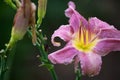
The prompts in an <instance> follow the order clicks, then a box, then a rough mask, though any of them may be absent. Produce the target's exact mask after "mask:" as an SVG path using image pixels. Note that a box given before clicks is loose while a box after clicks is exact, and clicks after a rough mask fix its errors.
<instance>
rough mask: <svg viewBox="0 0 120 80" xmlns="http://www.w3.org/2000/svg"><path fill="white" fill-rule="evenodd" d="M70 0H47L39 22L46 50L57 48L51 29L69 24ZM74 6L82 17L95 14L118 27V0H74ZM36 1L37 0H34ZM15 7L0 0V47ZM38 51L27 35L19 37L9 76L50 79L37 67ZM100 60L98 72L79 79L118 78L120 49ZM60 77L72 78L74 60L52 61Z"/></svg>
mask: <svg viewBox="0 0 120 80" xmlns="http://www.w3.org/2000/svg"><path fill="white" fill-rule="evenodd" d="M68 1H69V0H48V5H47V13H46V16H45V18H44V20H43V23H42V30H43V32H44V33H45V34H46V36H47V37H48V45H49V46H50V49H49V53H50V52H53V51H55V50H58V49H59V48H56V47H53V46H52V44H51V42H50V37H51V35H52V33H53V31H54V30H56V29H57V28H58V27H59V26H60V25H62V24H68V18H66V17H65V15H64V10H65V9H66V8H67V7H68V6H67V3H68ZM73 1H74V2H75V4H76V6H77V10H78V11H79V12H80V13H81V14H82V15H83V16H84V17H85V18H87V19H88V18H89V17H94V16H96V17H98V18H99V19H101V20H103V21H106V22H108V23H109V24H111V25H114V26H115V27H116V28H117V29H119V30H120V27H119V26H120V0H73ZM33 2H35V4H36V5H37V0H33ZM15 12H16V11H15V10H13V9H12V8H11V7H9V6H8V5H7V4H6V3H5V2H4V1H3V0H0V49H2V48H5V43H8V41H9V39H10V34H11V28H12V25H13V18H14V15H15ZM38 54H39V51H38V49H37V48H36V47H34V46H33V45H32V43H31V39H30V38H28V35H25V37H24V39H23V40H21V41H19V42H18V44H17V48H16V54H15V58H14V61H13V66H12V70H11V74H10V80H52V78H51V76H50V74H49V72H48V71H47V70H46V68H44V67H38V65H39V64H40V61H39V60H38V59H37V57H36V56H37V55H38ZM102 59H103V64H102V68H101V72H100V74H99V75H98V76H95V77H92V78H89V77H87V76H82V80H120V52H111V53H110V54H109V55H107V56H105V57H103V58H102ZM55 69H56V72H57V74H58V77H59V80H75V74H74V70H73V64H70V65H67V66H66V65H55Z"/></svg>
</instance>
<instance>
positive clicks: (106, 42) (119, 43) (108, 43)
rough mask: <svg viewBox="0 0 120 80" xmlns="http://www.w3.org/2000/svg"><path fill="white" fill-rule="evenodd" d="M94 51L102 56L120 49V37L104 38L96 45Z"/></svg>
mask: <svg viewBox="0 0 120 80" xmlns="http://www.w3.org/2000/svg"><path fill="white" fill-rule="evenodd" d="M93 51H94V52H95V53H97V54H99V55H101V56H105V55H107V54H108V53H109V52H111V51H120V39H114V38H109V39H107V38H106V39H102V40H100V41H99V42H98V44H97V45H96V46H95V47H94V49H93Z"/></svg>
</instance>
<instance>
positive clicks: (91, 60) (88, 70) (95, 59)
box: [79, 53, 102, 76]
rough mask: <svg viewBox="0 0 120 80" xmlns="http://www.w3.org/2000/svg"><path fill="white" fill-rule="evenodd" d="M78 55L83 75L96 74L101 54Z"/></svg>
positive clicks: (99, 66) (99, 67)
mask: <svg viewBox="0 0 120 80" xmlns="http://www.w3.org/2000/svg"><path fill="white" fill-rule="evenodd" d="M79 55H80V63H81V69H82V74H83V75H89V76H94V75H98V74H99V71H100V69H101V64H102V60H101V56H100V55H98V54H95V53H82V54H79Z"/></svg>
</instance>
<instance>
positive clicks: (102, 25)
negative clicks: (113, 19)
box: [89, 17, 115, 31]
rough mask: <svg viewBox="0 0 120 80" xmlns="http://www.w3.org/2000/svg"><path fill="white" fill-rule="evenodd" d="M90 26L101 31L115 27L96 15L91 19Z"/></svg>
mask: <svg viewBox="0 0 120 80" xmlns="http://www.w3.org/2000/svg"><path fill="white" fill-rule="evenodd" d="M89 26H90V28H91V30H96V31H99V30H101V29H115V28H114V27H113V26H112V25H109V24H108V23H106V22H104V21H101V20H99V19H98V18H96V17H92V18H90V19H89Z"/></svg>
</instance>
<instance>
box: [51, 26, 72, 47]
mask: <svg viewBox="0 0 120 80" xmlns="http://www.w3.org/2000/svg"><path fill="white" fill-rule="evenodd" d="M55 37H60V38H61V39H62V40H64V41H69V40H70V39H71V38H72V29H71V27H70V26H69V25H62V26H60V28H59V29H57V30H56V31H55V32H54V33H53V35H52V38H51V41H52V43H53V45H54V46H60V43H59V42H55V41H54V38H55Z"/></svg>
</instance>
